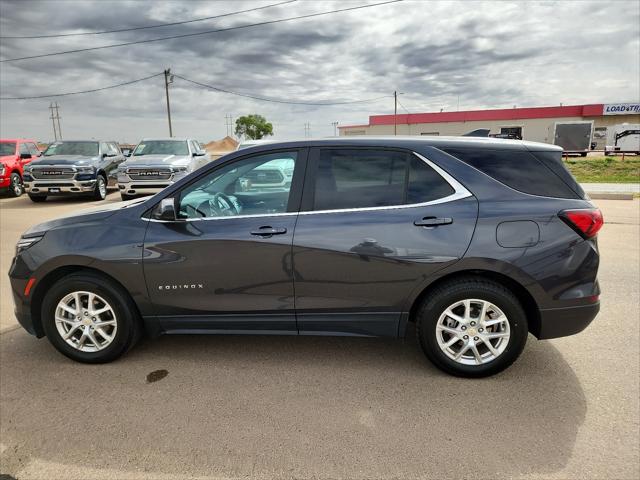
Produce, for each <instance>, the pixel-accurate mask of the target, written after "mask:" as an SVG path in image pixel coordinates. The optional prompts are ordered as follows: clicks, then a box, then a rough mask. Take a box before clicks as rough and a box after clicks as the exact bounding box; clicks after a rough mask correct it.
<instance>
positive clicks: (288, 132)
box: [0, 0, 640, 142]
mask: <svg viewBox="0 0 640 480" xmlns="http://www.w3.org/2000/svg"><path fill="white" fill-rule="evenodd" d="M367 1H368V0H358V1H356V0H348V1H337V0H333V1H329V0H327V1H313V2H312V1H298V2H296V3H294V4H289V5H283V6H280V7H276V8H272V9H266V10H262V11H258V12H253V13H250V14H243V15H238V16H232V17H227V18H223V19H217V20H212V21H207V22H198V23H192V24H186V25H179V26H172V27H163V28H157V29H148V30H139V31H133V32H123V33H119V34H109V35H101V36H87V37H66V38H56V39H46V40H19V39H13V40H11V39H6V40H2V41H1V42H0V56H1V57H2V58H14V57H20V56H26V55H35V54H39V53H43V52H52V51H60V50H68V49H74V48H82V47H85V46H94V45H96V46H97V45H107V44H111V43H119V42H127V41H138V40H145V39H151V38H157V37H160V36H167V35H178V34H185V33H195V32H200V31H203V30H209V29H214V28H225V27H230V26H234V25H241V24H245V23H251V22H262V21H266V20H270V19H276V18H283V17H289V16H295V15H303V14H307V13H312V12H318V11H324V10H330V9H334V8H343V7H344V6H345V5H346V6H352V5H361V4H364V3H367ZM276 2H277V0H266V1H258V0H251V1H249V0H247V1H236V2H231V1H224V2H223V1H220V2H152V1H83V2H75V1H68V2H65V1H44V2H30V1H20V2H9V1H5V0H0V32H2V35H11V34H16V35H19V34H36V33H42V34H47V33H54V32H70V31H88V30H109V29H114V28H129V27H137V26H143V25H152V24H157V23H163V22H174V21H180V20H187V19H191V18H196V17H201V16H210V15H216V14H221V13H227V12H232V11H237V10H242V9H247V8H252V7H255V6H260V5H266V4H269V3H276ZM616 9H617V11H621V12H622V11H624V15H617V16H616V17H615V22H612V21H611V20H612V19H611V11H610V8H609V7H607V8H604V6H603V4H602V2H543V3H533V2H527V3H522V2H496V3H491V2H488V3H480V2H473V3H471V4H470V3H469V2H445V3H439V2H428V1H419V0H414V1H406V2H403V3H399V4H395V5H389V6H383V7H376V8H371V9H365V10H360V11H356V12H351V13H341V14H336V15H333V16H327V17H320V18H316V19H309V20H302V21H296V22H290V23H282V24H278V25H270V26H264V27H258V28H251V29H242V30H234V31H229V32H224V33H220V34H213V35H203V36H196V37H188V38H182V39H175V40H170V41H166V42H156V43H148V44H140V45H133V46H127V47H122V48H114V49H105V50H98V51H94V52H86V53H79V54H70V55H64V56H59V57H48V58H42V59H37V60H28V61H24V62H15V63H3V64H0V91H1V92H0V93H1V96H26V95H39V94H46V93H56V92H65V91H73V90H84V89H90V88H97V87H101V86H105V85H109V84H114V83H119V82H123V81H127V80H131V79H135V78H139V77H143V76H147V75H150V74H152V73H155V72H160V71H162V70H163V69H165V68H169V67H170V68H171V69H172V70H173V71H174V72H175V73H178V74H180V75H183V76H185V77H187V78H191V79H193V80H196V81H200V82H203V83H208V84H212V85H215V86H218V87H220V88H225V89H231V90H236V91H241V92H247V93H251V94H255V95H260V96H267V97H277V98H283V99H291V100H308V101H331V100H334V101H344V100H353V99H359V98H371V97H378V96H381V95H390V94H391V93H392V92H393V91H394V90H398V91H401V92H403V93H404V95H403V96H401V102H402V104H403V105H404V106H405V107H406V108H407V109H409V110H410V111H411V112H418V111H438V110H440V109H441V108H444V109H445V110H452V109H455V108H457V102H458V99H459V101H460V108H462V109H466V108H469V109H473V108H499V107H511V106H513V105H514V104H517V105H519V106H527V105H528V106H534V105H547V104H551V105H552V104H558V103H560V102H563V103H565V104H568V103H583V102H584V103H587V102H607V101H611V102H614V101H636V100H639V98H638V97H639V96H640V93H639V90H640V85H639V84H638V78H639V76H640V66H639V62H638V58H639V57H640V41H639V37H640V28H639V27H638V25H639V24H640V6H639V5H638V3H637V2H635V1H629V2H618V3H617V4H616ZM57 101H58V102H59V103H60V105H61V106H62V110H61V114H62V116H63V120H62V124H63V132H64V133H65V136H68V137H76V138H79V137H109V138H116V139H118V140H121V141H129V142H135V141H137V140H138V139H139V138H140V137H142V136H157V135H165V134H166V132H167V128H166V113H165V106H164V87H163V79H162V78H160V77H159V78H155V79H152V80H149V81H147V82H144V83H140V84H136V85H131V86H127V87H123V88H119V89H113V90H107V91H104V92H100V93H96V94H88V95H78V96H74V97H63V98H60V99H57ZM171 101H172V113H173V123H174V130H175V131H176V132H177V133H178V134H179V135H193V136H195V137H197V138H199V139H200V140H202V141H209V140H212V139H215V138H219V137H221V136H224V134H225V133H226V132H225V115H226V114H231V115H233V116H234V117H238V116H240V115H243V114H247V113H261V114H263V115H265V116H267V118H268V119H269V120H271V121H272V122H273V123H274V126H275V131H276V135H277V136H279V137H287V136H297V137H300V136H303V134H304V130H303V125H304V123H307V122H309V123H311V126H312V134H313V135H314V136H326V135H331V134H333V127H332V126H331V122H332V121H339V122H340V123H341V124H348V123H366V122H367V120H368V116H369V115H371V114H384V113H391V112H392V108H393V102H392V100H391V99H385V100H380V101H377V102H375V103H371V104H358V105H345V106H335V107H308V106H291V105H279V104H271V103H263V102H259V101H256V100H251V99H246V98H240V97H234V96H231V95H226V94H222V93H216V92H212V91H208V90H205V89H202V88H199V87H197V86H194V85H191V84H187V83H185V82H183V81H182V80H179V79H176V80H175V82H174V84H173V85H172V86H171ZM48 103H49V100H47V99H44V100H30V101H16V102H2V103H1V104H0V131H1V132H2V135H3V136H18V135H22V136H28V137H36V138H38V139H41V140H48V139H50V137H51V135H52V132H51V127H50V121H49V120H48V110H47V106H48Z"/></svg>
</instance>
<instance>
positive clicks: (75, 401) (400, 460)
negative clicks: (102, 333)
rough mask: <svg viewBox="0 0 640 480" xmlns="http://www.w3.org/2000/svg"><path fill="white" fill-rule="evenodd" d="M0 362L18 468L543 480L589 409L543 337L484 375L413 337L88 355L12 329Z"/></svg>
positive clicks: (254, 340)
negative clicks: (455, 372) (442, 361)
mask: <svg viewBox="0 0 640 480" xmlns="http://www.w3.org/2000/svg"><path fill="white" fill-rule="evenodd" d="M0 356H1V360H2V362H1V364H2V367H1V369H0V374H1V375H0V387H1V389H0V395H1V397H0V398H1V402H2V403H1V404H2V409H1V411H0V419H1V422H0V433H1V436H0V438H1V439H2V440H1V443H2V453H0V459H1V460H2V462H1V463H2V465H3V471H4V472H6V473H10V474H12V475H15V476H18V475H19V474H21V473H22V474H25V476H28V475H26V474H28V473H29V472H33V471H37V469H38V468H42V467H38V465H40V464H47V465H52V464H53V465H57V467H55V468H58V469H60V470H59V471H60V472H61V473H62V474H64V472H67V473H69V474H70V472H80V473H79V474H80V476H83V475H85V476H87V475H89V473H88V471H86V470H83V469H84V468H87V467H88V466H90V467H91V468H92V469H94V470H92V471H94V472H95V471H103V470H104V471H109V472H111V474H112V475H113V476H115V477H120V478H122V477H125V478H126V477H127V473H130V474H132V475H133V473H132V472H136V475H138V474H139V473H140V472H146V473H148V475H149V476H150V477H153V476H154V475H155V476H158V475H162V474H178V475H180V476H185V475H186V476H192V475H193V476H195V475H212V476H224V477H239V476H252V477H264V478H274V477H279V478H280V477H305V478H308V477H314V478H316V477H317V478H328V477H331V478H338V477H349V478H396V477H410V478H414V477H424V476H429V477H433V476H435V477H438V478H461V477H465V478H470V477H473V478H505V477H513V476H518V475H521V474H531V475H534V476H536V475H539V476H544V475H547V474H551V473H553V472H556V471H558V470H560V469H562V468H563V467H564V466H565V465H566V463H567V461H568V459H569V457H570V455H571V453H572V449H573V446H574V443H575V441H576V435H577V432H578V429H579V427H580V425H581V424H582V422H583V421H584V418H585V413H586V400H585V396H584V393H583V390H582V387H581V385H580V382H579V380H578V378H577V377H576V375H575V374H574V372H573V370H572V368H571V366H570V365H568V364H567V362H566V361H565V360H564V358H563V356H562V355H561V354H560V352H558V350H557V349H556V348H555V347H554V346H553V345H552V344H551V343H549V342H537V341H535V339H533V338H532V337H530V341H529V343H528V346H527V348H526V349H525V352H524V353H523V355H522V357H521V358H520V359H519V360H518V361H517V362H516V363H515V364H514V365H513V366H512V367H511V368H510V369H508V370H507V371H505V372H503V373H502V374H499V375H497V376H495V377H492V378H487V379H481V380H468V379H460V378H454V377H450V376H448V375H445V374H443V373H441V372H440V371H439V370H437V369H435V368H434V367H433V366H431V365H430V364H429V363H428V362H427V360H426V359H425V358H424V356H423V355H422V353H421V352H420V351H419V348H418V347H417V345H416V342H415V338H408V339H406V340H404V341H394V340H386V339H373V338H346V337H342V338H329V337H295V336H294V337H253V336H173V337H170V336H167V337H162V338H160V339H157V340H152V341H151V340H149V341H144V342H143V343H142V344H141V345H139V346H138V347H136V348H135V349H134V350H132V351H131V352H130V353H129V354H127V355H126V356H125V357H123V358H122V359H121V360H120V361H117V362H115V363H112V364H108V365H81V364H77V363H74V362H72V361H70V360H67V359H66V358H65V357H63V356H61V355H59V354H58V353H57V352H55V351H54V350H53V348H52V347H51V346H50V345H49V344H48V343H47V342H46V340H44V339H43V340H40V341H37V340H35V339H34V338H32V337H29V336H28V335H27V334H26V333H24V332H22V331H13V332H8V333H5V334H3V335H2V336H0ZM149 378H153V379H154V380H153V381H149ZM51 468H53V467H51ZM114 472H115V473H114ZM50 473H52V474H55V473H56V471H53V472H50ZM103 473H104V472H103ZM54 476H55V475H54ZM136 478H138V477H136Z"/></svg>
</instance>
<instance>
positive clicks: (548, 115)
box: [338, 103, 640, 150]
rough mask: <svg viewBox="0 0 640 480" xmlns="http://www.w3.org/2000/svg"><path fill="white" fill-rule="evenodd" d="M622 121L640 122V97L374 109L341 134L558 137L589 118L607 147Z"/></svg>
mask: <svg viewBox="0 0 640 480" xmlns="http://www.w3.org/2000/svg"><path fill="white" fill-rule="evenodd" d="M622 123H631V124H637V123H640V103H613V104H602V103H599V104H590V105H571V106H556V107H533V108H504V109H498V110H470V111H460V112H436V113H408V114H398V115H372V116H370V117H369V123H368V124H366V125H343V126H339V127H338V129H339V131H340V135H394V133H395V134H397V135H462V134H464V133H467V132H469V131H471V130H475V129H479V128H485V129H490V133H491V134H492V135H500V134H502V135H504V136H507V135H510V136H513V137H520V138H522V139H524V140H531V141H535V142H544V143H558V142H557V141H556V138H557V135H559V130H558V125H564V124H585V126H584V128H585V129H586V131H587V132H589V133H588V135H589V138H588V139H587V141H588V142H589V143H593V144H595V145H593V147H595V149H598V150H603V149H604V147H605V142H606V139H607V128H608V127H613V126H614V125H619V124H622ZM586 125H588V126H589V127H590V128H587V126H586Z"/></svg>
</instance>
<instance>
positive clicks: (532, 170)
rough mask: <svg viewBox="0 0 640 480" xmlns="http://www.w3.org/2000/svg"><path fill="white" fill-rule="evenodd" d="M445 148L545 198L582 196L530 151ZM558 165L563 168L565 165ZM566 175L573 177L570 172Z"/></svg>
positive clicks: (519, 189) (456, 155) (463, 159)
mask: <svg viewBox="0 0 640 480" xmlns="http://www.w3.org/2000/svg"><path fill="white" fill-rule="evenodd" d="M442 150H443V151H445V152H447V153H448V154H449V155H453V156H454V157H456V158H458V159H460V160H462V161H463V162H465V163H467V164H469V165H471V166H473V167H475V168H477V169H478V170H480V171H481V172H484V173H486V174H487V175H489V176H490V177H492V178H494V179H495V180H498V181H499V182H501V183H504V184H505V185H507V186H509V187H511V188H513V189H515V190H518V191H520V192H523V193H528V194H531V195H541V196H544V197H555V198H579V195H578V193H576V191H574V190H573V189H572V188H571V187H569V185H567V183H565V181H564V179H563V178H562V177H560V176H559V175H558V173H557V172H556V171H555V170H554V169H551V168H550V167H549V166H547V164H546V162H544V161H542V160H539V159H538V158H537V157H536V156H535V155H534V154H533V153H531V152H529V151H523V150H486V149H477V150H476V149H474V150H468V149H462V148H444V149H442ZM538 153H539V152H536V155H537V154H538ZM559 167H561V168H564V166H562V164H560V165H559ZM566 175H568V176H569V177H570V176H571V174H570V173H569V172H566Z"/></svg>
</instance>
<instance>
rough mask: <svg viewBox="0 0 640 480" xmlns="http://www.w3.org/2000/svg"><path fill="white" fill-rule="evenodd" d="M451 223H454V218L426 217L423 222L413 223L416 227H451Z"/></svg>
mask: <svg viewBox="0 0 640 480" xmlns="http://www.w3.org/2000/svg"><path fill="white" fill-rule="evenodd" d="M451 223H453V218H448V217H424V218H423V219H421V220H416V221H415V222H413V224H414V225H415V226H416V227H437V226H440V225H449V224H451Z"/></svg>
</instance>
